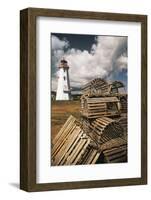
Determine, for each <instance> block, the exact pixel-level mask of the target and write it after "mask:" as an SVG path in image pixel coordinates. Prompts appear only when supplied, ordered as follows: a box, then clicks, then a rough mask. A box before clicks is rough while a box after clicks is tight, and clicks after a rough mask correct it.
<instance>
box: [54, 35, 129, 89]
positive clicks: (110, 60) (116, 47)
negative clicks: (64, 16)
mask: <svg viewBox="0 0 151 200" xmlns="http://www.w3.org/2000/svg"><path fill="white" fill-rule="evenodd" d="M52 38H53V40H52V47H53V49H52V50H53V51H52V60H53V66H54V76H53V83H54V84H53V85H54V86H53V89H54V90H56V85H57V84H56V82H57V75H56V74H57V64H58V62H59V60H60V59H61V58H62V57H65V59H66V60H67V61H68V64H69V66H70V69H69V70H70V71H69V74H70V81H71V86H72V87H81V86H82V85H83V84H85V83H87V82H88V81H90V80H92V79H94V78H98V77H100V78H106V79H112V78H113V77H114V76H113V74H114V73H115V72H116V73H118V71H119V72H121V71H122V70H123V69H124V70H126V69H127V38H126V37H114V36H97V37H96V39H95V43H94V44H92V47H91V49H90V50H89V51H88V50H79V49H74V48H69V42H68V41H67V40H60V39H59V38H57V37H56V36H54V37H52Z"/></svg>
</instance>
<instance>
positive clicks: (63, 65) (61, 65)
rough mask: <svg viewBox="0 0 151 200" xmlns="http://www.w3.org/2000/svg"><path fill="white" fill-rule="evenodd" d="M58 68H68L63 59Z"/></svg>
mask: <svg viewBox="0 0 151 200" xmlns="http://www.w3.org/2000/svg"><path fill="white" fill-rule="evenodd" d="M59 68H69V66H68V62H67V61H66V60H65V59H64V58H63V59H61V61H60V63H59Z"/></svg>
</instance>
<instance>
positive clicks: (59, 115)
mask: <svg viewBox="0 0 151 200" xmlns="http://www.w3.org/2000/svg"><path fill="white" fill-rule="evenodd" d="M70 115H73V116H75V117H76V118H77V119H80V101H52V103H51V140H53V139H54V137H55V136H56V134H57V133H58V132H59V130H60V129H61V127H62V126H63V124H64V123H65V122H66V120H67V119H68V117H69V116H70Z"/></svg>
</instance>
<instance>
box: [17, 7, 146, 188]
mask: <svg viewBox="0 0 151 200" xmlns="http://www.w3.org/2000/svg"><path fill="white" fill-rule="evenodd" d="M141 184H147V16H146V15H135V14H118V13H102V12H85V11H84V12H83V11H72V10H70V11H69V10H53V9H40V8H27V9H24V10H21V12H20V188H21V189H23V190H25V191H45V190H62V189H80V188H94V187H96V188H97V187H108V186H125V185H141Z"/></svg>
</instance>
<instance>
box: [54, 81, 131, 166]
mask: <svg viewBox="0 0 151 200" xmlns="http://www.w3.org/2000/svg"><path fill="white" fill-rule="evenodd" d="M121 88H124V85H123V83H121V82H119V81H115V82H113V83H111V84H109V83H107V82H106V81H104V80H102V79H99V78H97V79H94V80H92V81H91V82H89V83H88V84H86V85H85V86H84V87H83V88H82V93H83V95H82V96H81V121H80V122H79V121H78V120H76V119H75V118H74V117H73V116H70V117H69V118H68V120H67V121H66V123H65V124H64V126H63V127H62V128H61V130H60V131H59V133H58V134H57V136H56V138H55V139H54V141H53V149H52V156H51V157H52V158H51V160H52V165H78V164H97V163H117V162H127V94H126V93H124V92H121Z"/></svg>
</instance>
